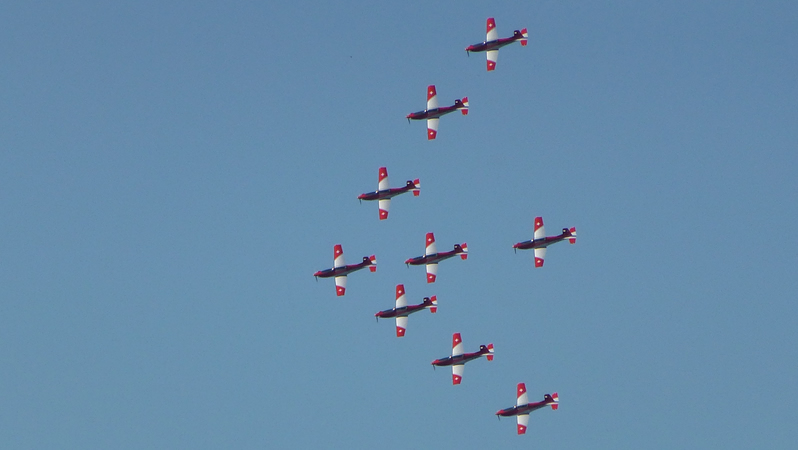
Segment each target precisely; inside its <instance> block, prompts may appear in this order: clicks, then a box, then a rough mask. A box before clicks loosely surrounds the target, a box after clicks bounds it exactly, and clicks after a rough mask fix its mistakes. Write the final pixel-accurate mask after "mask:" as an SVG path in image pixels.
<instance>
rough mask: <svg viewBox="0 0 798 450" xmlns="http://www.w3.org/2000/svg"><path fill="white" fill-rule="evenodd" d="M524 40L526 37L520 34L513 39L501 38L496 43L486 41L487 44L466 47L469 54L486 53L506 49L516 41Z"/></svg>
mask: <svg viewBox="0 0 798 450" xmlns="http://www.w3.org/2000/svg"><path fill="white" fill-rule="evenodd" d="M523 38H524V37H523V36H522V35H521V34H520V32H519V34H516V35H513V36H512V37H508V38H501V39H496V40H495V41H489V42H488V41H486V42H482V43H480V44H474V45H469V46H468V47H466V51H467V52H486V51H488V50H498V49H500V48H502V47H504V46H505V45H510V44H512V43H513V42H515V41H517V40H519V39H523Z"/></svg>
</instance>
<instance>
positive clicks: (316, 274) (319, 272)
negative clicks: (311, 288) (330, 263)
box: [313, 270, 321, 277]
mask: <svg viewBox="0 0 798 450" xmlns="http://www.w3.org/2000/svg"><path fill="white" fill-rule="evenodd" d="M319 275H321V270H319V271H317V272H316V273H314V274H313V276H314V277H317V276H319Z"/></svg>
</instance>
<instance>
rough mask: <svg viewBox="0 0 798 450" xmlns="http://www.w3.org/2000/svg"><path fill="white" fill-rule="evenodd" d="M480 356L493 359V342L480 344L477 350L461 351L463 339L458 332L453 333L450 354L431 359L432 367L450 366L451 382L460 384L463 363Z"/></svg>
mask: <svg viewBox="0 0 798 450" xmlns="http://www.w3.org/2000/svg"><path fill="white" fill-rule="evenodd" d="M480 356H485V357H486V358H488V361H493V344H488V345H487V346H485V345H480V346H479V351H478V352H474V353H463V340H462V339H461V338H460V333H455V334H454V335H453V336H452V356H447V357H446V358H441V359H436V360H435V361H432V368H433V369H434V368H435V366H452V384H460V382H461V381H463V368H464V366H465V363H467V362H469V361H473V360H475V359H477V358H479V357H480Z"/></svg>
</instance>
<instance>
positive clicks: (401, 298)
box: [396, 284, 407, 309]
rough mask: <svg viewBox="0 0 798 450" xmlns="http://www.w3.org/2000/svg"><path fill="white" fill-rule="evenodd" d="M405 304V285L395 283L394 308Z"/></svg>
mask: <svg viewBox="0 0 798 450" xmlns="http://www.w3.org/2000/svg"><path fill="white" fill-rule="evenodd" d="M405 306H407V298H406V297H405V285H404V284H397V285H396V308H397V309H398V308H402V307H405Z"/></svg>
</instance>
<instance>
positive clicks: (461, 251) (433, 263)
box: [405, 233, 468, 283]
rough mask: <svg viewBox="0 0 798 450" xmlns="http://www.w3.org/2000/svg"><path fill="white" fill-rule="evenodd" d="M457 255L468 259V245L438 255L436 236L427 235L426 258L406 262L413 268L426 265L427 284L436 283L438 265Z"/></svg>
mask: <svg viewBox="0 0 798 450" xmlns="http://www.w3.org/2000/svg"><path fill="white" fill-rule="evenodd" d="M455 255H460V259H468V244H466V243H465V242H463V245H459V244H454V250H452V251H450V252H441V253H438V250H437V247H436V246H435V235H434V234H432V233H427V248H426V249H425V251H424V256H416V257H415V258H410V259H408V260H407V261H405V264H407V265H413V266H420V265H422V264H425V265H426V266H427V283H434V282H435V278H436V277H437V276H438V263H439V262H441V261H443V260H444V259H449V258H451V257H453V256H455Z"/></svg>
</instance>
